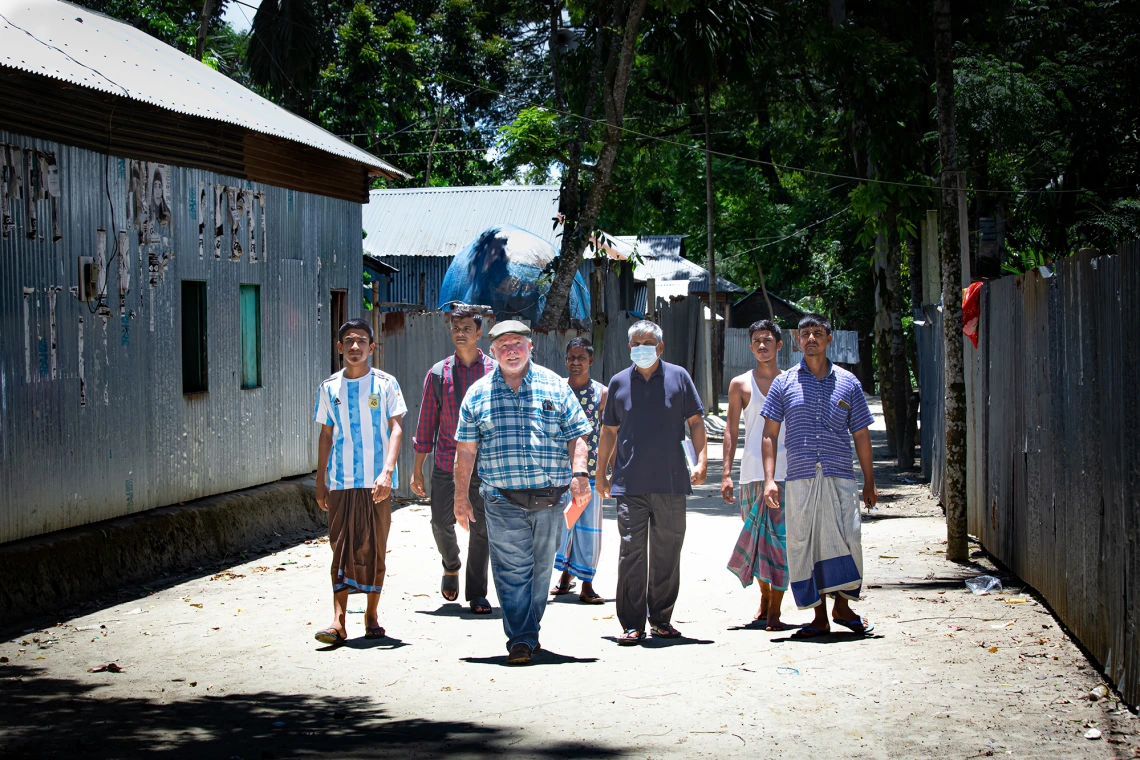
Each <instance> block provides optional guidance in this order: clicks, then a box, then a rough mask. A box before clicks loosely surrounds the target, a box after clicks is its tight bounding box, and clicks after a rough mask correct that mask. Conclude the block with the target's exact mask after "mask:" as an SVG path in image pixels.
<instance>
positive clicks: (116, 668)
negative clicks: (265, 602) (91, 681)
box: [87, 662, 123, 673]
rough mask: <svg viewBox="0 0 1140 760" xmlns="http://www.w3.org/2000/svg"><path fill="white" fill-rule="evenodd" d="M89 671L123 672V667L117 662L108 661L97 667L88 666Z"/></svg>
mask: <svg viewBox="0 0 1140 760" xmlns="http://www.w3.org/2000/svg"><path fill="white" fill-rule="evenodd" d="M87 672H88V673H122V672H123V668H122V667H121V666H120V665H118V664H117V663H114V662H107V663H103V664H102V665H96V666H95V667H92V668H87Z"/></svg>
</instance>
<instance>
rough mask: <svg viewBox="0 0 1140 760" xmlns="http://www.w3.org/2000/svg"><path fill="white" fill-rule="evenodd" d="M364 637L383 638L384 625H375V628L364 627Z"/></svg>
mask: <svg viewBox="0 0 1140 760" xmlns="http://www.w3.org/2000/svg"><path fill="white" fill-rule="evenodd" d="M364 638H366V639H382V638H384V626H382V625H380V626H376V627H375V628H365V629H364Z"/></svg>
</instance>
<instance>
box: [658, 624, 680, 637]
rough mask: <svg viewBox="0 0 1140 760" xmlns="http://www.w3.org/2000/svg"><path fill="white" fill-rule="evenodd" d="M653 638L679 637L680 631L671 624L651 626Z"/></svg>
mask: <svg viewBox="0 0 1140 760" xmlns="http://www.w3.org/2000/svg"><path fill="white" fill-rule="evenodd" d="M653 638H655V639H679V638H681V632H680V631H678V630H677V629H676V628H674V627H673V626H671V625H662V626H657V625H655V626H653Z"/></svg>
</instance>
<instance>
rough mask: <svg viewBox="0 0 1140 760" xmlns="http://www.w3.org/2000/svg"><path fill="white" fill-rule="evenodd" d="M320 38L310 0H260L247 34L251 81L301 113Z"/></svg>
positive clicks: (312, 78)
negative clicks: (248, 37) (248, 35)
mask: <svg viewBox="0 0 1140 760" xmlns="http://www.w3.org/2000/svg"><path fill="white" fill-rule="evenodd" d="M318 54H319V39H318V30H317V18H316V14H315V13H314V11H313V3H312V0H263V2H262V3H261V5H260V7H258V9H257V13H256V14H254V16H253V25H252V29H251V31H250V39H249V50H248V51H247V60H248V63H249V74H250V78H251V79H252V80H253V81H254V83H255V84H258V85H260V86H262V87H264V88H265V89H266V90H268V91H269V92H270V93H271V94H273V95H275V96H276V97H277V98H279V99H281V100H282V101H284V102H285V103H288V104H289V108H290V109H291V110H293V111H297V112H300V111H301V110H302V109H303V108H304V106H305V103H306V102H307V101H308V100H309V93H310V92H311V88H312V85H313V83H314V82H315V81H316V76H317V72H318Z"/></svg>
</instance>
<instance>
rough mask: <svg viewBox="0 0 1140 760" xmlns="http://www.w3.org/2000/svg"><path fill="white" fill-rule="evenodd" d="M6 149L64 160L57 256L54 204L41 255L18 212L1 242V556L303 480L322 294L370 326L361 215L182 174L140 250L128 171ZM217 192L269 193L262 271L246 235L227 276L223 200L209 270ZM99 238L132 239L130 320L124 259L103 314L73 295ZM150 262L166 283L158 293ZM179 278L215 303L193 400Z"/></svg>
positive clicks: (0, 135) (46, 207)
mask: <svg viewBox="0 0 1140 760" xmlns="http://www.w3.org/2000/svg"><path fill="white" fill-rule="evenodd" d="M0 143H5V144H14V145H18V146H20V147H21V148H31V149H35V150H40V151H45V152H53V153H54V154H55V156H56V159H57V162H58V165H59V170H60V172H59V173H60V191H61V192H60V197H59V198H58V207H59V222H60V233H61V239H60V240H59V241H58V242H53V241H52V239H51V238H52V236H51V234H46V235H45V234H42V233H44V232H48V233H50V230H51V219H52V215H51V203H50V202H49V201H47V200H43V201H39V202H37V203H36V204H35V205H36V208H37V211H38V213H39V218H40V221H41V226H40V230H41V235H39V236H38V237H37V239H35V240H29V239H28V238H27V237H26V235H25V231H26V229H27V218H26V214H25V211H24V208H23V206H22V202H21V203H20V204H19V207H18V208H17V209H16V213H15V221H16V227H15V229H13V230H11V231H10V233H9V234H8V236H7V237H6V238H4V239H2V240H0V410H2V412H3V414H2V415H0V461H2V463H3V472H4V473H5V477H3V478H0V499H2V503H0V542H3V541H11V540H15V539H19V538H24V537H28V536H34V535H38V534H42V533H46V532H50V531H54V530H60V529H63V528H68V527H72V526H76V525H82V524H86V523H90V522H93V521H96V520H102V519H108V518H112V517H118V516H122V515H126V514H131V513H135V512H139V511H142V510H145V509H150V508H153V507H158V506H164V505H168V504H175V503H178V502H180V501H187V500H190V499H195V498H200V497H203V496H207V495H211V494H216V493H222V492H225V491H232V490H236V489H240V488H246V487H250V486H254V485H258V484H261V483H266V482H270V481H273V480H276V479H278V478H281V477H284V476H289V475H297V474H301V473H306V472H310V471H311V470H312V468H313V466H314V465H315V460H316V451H315V446H314V440H313V432H314V426H313V424H312V423H311V422H310V420H311V416H312V405H313V399H314V398H315V393H316V387H317V384H318V383H319V382H320V381H321V379H323V378H324V377H325V376H327V374H328V371H329V360H328V357H329V351H330V343H329V341H330V332H329V331H330V326H329V324H328V308H329V305H328V299H329V288H330V287H335V288H344V289H346V290H347V291H348V299H349V304H350V312H349V313H350V314H355V313H357V312H359V311H360V308H359V305H360V304H361V295H360V281H361V270H362V262H361V256H360V254H359V250H360V238H359V233H358V232H356V230H358V229H359V228H360V208H361V207H360V205H359V204H355V203H351V202H347V201H341V200H335V199H331V198H327V197H323V196H315V195H308V194H303V193H297V192H294V191H288V190H283V189H280V188H276V187H271V186H267V185H256V184H252V183H249V182H247V181H241V180H237V179H235V178H233V177H226V176H222V175H217V174H212V173H209V172H204V171H201V170H196V169H185V168H180V167H176V166H172V167H170V173H169V185H170V194H169V199H170V204H169V206H170V213H171V223H170V227H168V228H160V230H161V232H162V234H161V237H162V238H165V243H162V242H160V243H158V244H154V245H153V246H141V250H140V245H139V243H138V229H137V227H136V225H135V220H134V219H133V218H132V217H131V215H128V202H127V199H128V189H129V170H130V164H129V162H128V161H126V160H125V159H121V158H117V157H113V156H112V157H108V156H103V155H100V154H97V153H93V152H90V151H86V150H81V149H78V148H73V147H68V146H64V145H59V144H56V143H50V142H45V141H37V140H32V139H29V138H26V137H23V136H20V135H15V134H10V133H5V132H0ZM215 184H220V185H228V186H231V187H235V188H237V187H240V188H243V189H244V190H245V191H246V193H248V194H249V195H250V197H254V194H261V193H263V194H264V196H265V234H266V237H265V239H264V240H263V239H262V238H261V236H260V234H261V218H262V217H261V210H260V207H259V204H258V207H257V208H256V209H255V214H254V227H255V233H256V237H255V242H256V247H257V252H258V260H257V261H256V262H252V261H250V255H249V245H248V231H247V230H246V229H244V223H243V229H242V231H241V233H240V238H241V241H242V242H243V243H244V246H243V247H244V249H245V250H244V255H243V257H242V258H241V260H240V261H231V260H230V256H229V253H230V251H231V244H232V239H231V232H230V230H229V222H228V221H227V223H226V225H224V226H225V228H226V230H225V234H224V235H223V239H222V250H223V252H222V256H221V257H220V258H219V259H215V258H214V256H213V233H212V228H213V210H214V203H213V198H212V197H209V198H208V200H207V206H206V209H205V212H206V213H205V218H206V220H207V221H206V229H205V234H204V240H203V252H202V256H201V257H199V253H198V214H197V211H198V205H199V198H198V189H199V187H200V186H203V187H205V188H212V186H213V185H215ZM207 195H208V196H209V195H211V194H210V193H207ZM108 198H109V200H108ZM128 225H129V227H128ZM99 228H103V229H106V230H108V231H113V230H117V229H120V230H124V231H125V232H126V233H127V256H126V261H127V262H128V263H129V275H130V289H129V291H128V292H127V293H126V295H125V298H124V300H123V304H122V313H120V303H119V277H118V271H119V270H118V265H119V259H118V258H116V257H115V246H114V244H113V243H111V244H109V245H108V249H107V259H108V268H107V278H106V281H107V290H108V299H107V306H108V308H107V309H105V310H103V311H102V313H99V312H98V311H97V310H95V309H94V304H89V303H86V302H81V301H78V300H77V299H76V298H75V297H74V296H73V295H72V294H71V292H70V289H71V288H72V287H73V286H77V285H78V258H79V257H80V256H92V255H94V254H95V253H96V250H97V249H96V240H97V230H98V229H99ZM110 237H111V239H112V240H113V239H114V238H115V237H117V236H114V235H111V236H110ZM266 242H267V244H268V245H267V246H266V245H265V243H266ZM151 251H153V252H154V254H155V258H154V262H155V264H156V266H157V268H159V269H160V270H161V273H156V275H155V278H154V280H155V285H154V286H153V287H152V286H151V285H150V284H149V282H148V279H149V274H148V266H149V264H150V261H151V260H150V258H149V254H150V252H151ZM183 279H191V280H201V281H204V282H205V283H206V288H207V311H208V317H207V321H208V341H207V358H208V367H209V375H208V377H209V390H208V392H207V393H204V394H196V395H189V396H187V395H183V393H182V374H181V341H182V335H181V329H180V328H181V324H180V308H181V305H180V300H181V289H180V287H179V283H180V281H181V280H183ZM241 284H255V285H259V286H260V291H261V299H262V309H261V319H262V378H263V379H262V387H260V388H254V389H248V390H242V389H241V388H240V384H241V383H240V370H241V364H240V335H241V331H240V319H239V309H238V291H239V286H240V285H241ZM354 305H355V306H356V308H353V307H354ZM25 314H26V319H25ZM25 349H26V351H25Z"/></svg>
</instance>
